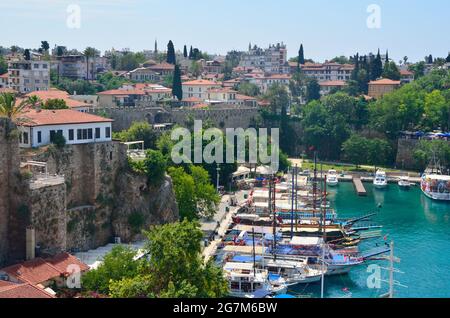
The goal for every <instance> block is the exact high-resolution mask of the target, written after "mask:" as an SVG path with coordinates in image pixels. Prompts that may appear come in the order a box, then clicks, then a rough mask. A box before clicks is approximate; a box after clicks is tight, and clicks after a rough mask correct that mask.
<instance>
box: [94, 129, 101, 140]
mask: <svg viewBox="0 0 450 318" xmlns="http://www.w3.org/2000/svg"><path fill="white" fill-rule="evenodd" d="M95 139H100V128H95Z"/></svg>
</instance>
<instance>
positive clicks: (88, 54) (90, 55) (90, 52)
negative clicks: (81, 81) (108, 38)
mask: <svg viewBox="0 0 450 318" xmlns="http://www.w3.org/2000/svg"><path fill="white" fill-rule="evenodd" d="M83 54H84V57H85V58H86V80H87V81H89V79H92V78H93V74H94V70H91V71H90V72H89V60H90V59H91V58H94V57H95V56H96V55H97V50H96V49H94V48H93V47H87V48H86V49H85V50H84V52H83Z"/></svg>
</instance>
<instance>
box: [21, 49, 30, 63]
mask: <svg viewBox="0 0 450 318" xmlns="http://www.w3.org/2000/svg"><path fill="white" fill-rule="evenodd" d="M23 58H24V59H25V60H26V61H30V60H31V52H30V49H25V51H24V53H23Z"/></svg>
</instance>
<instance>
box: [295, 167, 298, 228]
mask: <svg viewBox="0 0 450 318" xmlns="http://www.w3.org/2000/svg"><path fill="white" fill-rule="evenodd" d="M297 182H298V167H297V165H295V230H296V231H297V229H298V183H297Z"/></svg>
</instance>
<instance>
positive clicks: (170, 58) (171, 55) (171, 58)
mask: <svg viewBox="0 0 450 318" xmlns="http://www.w3.org/2000/svg"><path fill="white" fill-rule="evenodd" d="M175 62H176V60H175V48H174V46H173V42H172V40H170V41H169V43H168V44H167V63H169V64H175Z"/></svg>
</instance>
